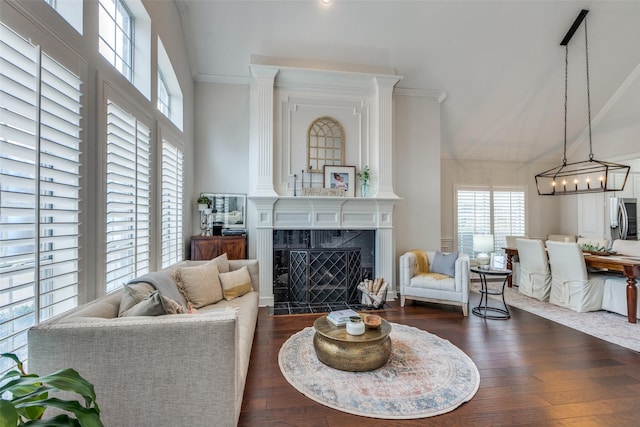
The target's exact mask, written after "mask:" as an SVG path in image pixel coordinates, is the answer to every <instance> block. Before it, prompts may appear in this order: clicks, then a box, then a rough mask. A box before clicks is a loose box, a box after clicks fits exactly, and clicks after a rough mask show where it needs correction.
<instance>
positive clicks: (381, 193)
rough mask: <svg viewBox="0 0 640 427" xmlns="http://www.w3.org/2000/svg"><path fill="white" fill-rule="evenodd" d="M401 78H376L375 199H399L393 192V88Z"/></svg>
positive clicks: (373, 151) (372, 145)
mask: <svg viewBox="0 0 640 427" xmlns="http://www.w3.org/2000/svg"><path fill="white" fill-rule="evenodd" d="M400 78H401V77H399V76H376V77H375V78H374V80H375V89H376V93H375V96H376V98H375V105H374V107H375V108H376V109H377V114H376V115H374V117H376V118H377V121H376V122H375V124H376V127H375V129H374V132H373V135H372V137H373V139H374V141H373V142H374V143H373V144H371V149H372V153H371V154H372V160H373V162H374V163H375V164H376V165H377V170H378V171H377V172H378V192H377V194H375V197H381V198H385V197H398V196H396V194H395V193H394V191H393V87H394V86H395V85H396V83H398V82H399V81H400Z"/></svg>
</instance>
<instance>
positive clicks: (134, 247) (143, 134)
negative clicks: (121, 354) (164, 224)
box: [106, 100, 151, 292]
mask: <svg viewBox="0 0 640 427" xmlns="http://www.w3.org/2000/svg"><path fill="white" fill-rule="evenodd" d="M150 134H151V132H150V130H149V127H148V126H145V125H144V124H143V123H141V122H140V121H139V120H138V119H137V118H136V117H135V116H134V115H132V114H130V113H128V112H127V111H125V110H124V109H122V108H121V107H119V106H118V105H116V104H115V103H114V102H112V101H111V100H107V167H106V171H107V177H106V188H107V199H106V200H107V201H106V220H107V224H106V226H107V228H106V243H107V247H106V254H107V257H106V291H107V292H110V291H112V290H115V289H118V288H119V287H120V286H122V285H123V284H124V283H126V282H128V281H129V280H131V279H133V278H134V277H137V276H140V275H142V274H145V273H147V272H148V271H149V251H150V241H149V236H150V234H149V230H150V218H149V217H150V209H149V207H150V198H151V181H150V166H151V153H150V151H149V149H150Z"/></svg>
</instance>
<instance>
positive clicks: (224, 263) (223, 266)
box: [207, 252, 229, 273]
mask: <svg viewBox="0 0 640 427" xmlns="http://www.w3.org/2000/svg"><path fill="white" fill-rule="evenodd" d="M207 264H211V265H215V266H216V267H218V271H219V272H220V273H228V272H229V259H228V258H227V253H226V252H225V253H223V254H222V255H219V256H217V257H215V258H214V259H212V260H211V261H209V262H207Z"/></svg>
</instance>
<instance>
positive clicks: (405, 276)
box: [400, 250, 469, 316]
mask: <svg viewBox="0 0 640 427" xmlns="http://www.w3.org/2000/svg"><path fill="white" fill-rule="evenodd" d="M406 300H416V301H425V302H435V303H441V304H449V305H459V306H461V307H462V314H463V315H464V316H467V315H468V313H469V256H468V255H465V254H462V253H457V252H454V253H441V252H436V251H417V250H416V251H410V252H406V253H405V254H404V255H402V256H400V306H401V307H404V304H405V301H406Z"/></svg>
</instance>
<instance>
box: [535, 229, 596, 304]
mask: <svg viewBox="0 0 640 427" xmlns="http://www.w3.org/2000/svg"><path fill="white" fill-rule="evenodd" d="M547 252H548V253H549V264H550V265H551V294H550V296H549V302H550V303H551V304H555V305H559V306H561V307H566V308H570V309H571V310H574V311H578V312H585V311H597V310H600V309H601V308H602V295H603V288H604V282H605V280H606V278H607V275H606V274H603V273H588V272H587V266H586V264H585V262H584V254H583V253H582V249H580V245H578V243H566V242H553V241H547Z"/></svg>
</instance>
